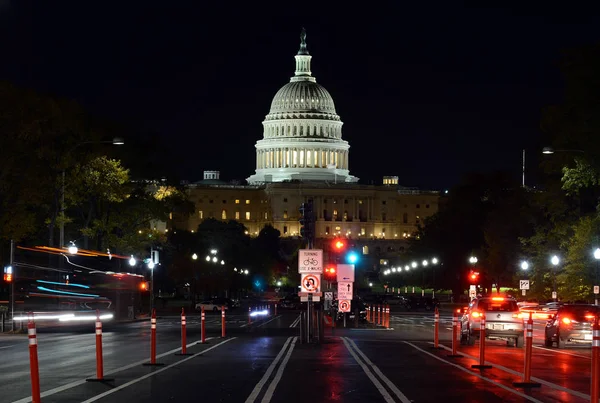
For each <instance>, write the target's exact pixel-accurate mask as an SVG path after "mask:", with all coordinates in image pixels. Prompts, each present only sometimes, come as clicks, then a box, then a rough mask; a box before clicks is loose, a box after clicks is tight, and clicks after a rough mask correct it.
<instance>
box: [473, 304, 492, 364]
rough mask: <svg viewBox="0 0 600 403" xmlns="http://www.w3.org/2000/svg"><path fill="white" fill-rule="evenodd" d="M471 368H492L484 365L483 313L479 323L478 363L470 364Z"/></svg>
mask: <svg viewBox="0 0 600 403" xmlns="http://www.w3.org/2000/svg"><path fill="white" fill-rule="evenodd" d="M471 368H479V369H488V368H492V366H491V365H485V315H482V316H481V322H480V324H479V364H474V365H471Z"/></svg>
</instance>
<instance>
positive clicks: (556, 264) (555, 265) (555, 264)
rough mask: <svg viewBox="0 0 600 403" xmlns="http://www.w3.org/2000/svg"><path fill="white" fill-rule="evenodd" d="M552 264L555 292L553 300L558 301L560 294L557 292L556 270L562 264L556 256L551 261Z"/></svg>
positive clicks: (553, 292)
mask: <svg viewBox="0 0 600 403" xmlns="http://www.w3.org/2000/svg"><path fill="white" fill-rule="evenodd" d="M550 263H552V264H553V265H554V286H553V288H554V290H553V291H552V299H553V300H554V301H556V300H557V299H558V293H557V292H556V268H557V267H558V264H559V263H560V259H559V258H558V256H556V255H554V256H552V259H550Z"/></svg>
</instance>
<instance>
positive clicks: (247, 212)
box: [246, 211, 250, 220]
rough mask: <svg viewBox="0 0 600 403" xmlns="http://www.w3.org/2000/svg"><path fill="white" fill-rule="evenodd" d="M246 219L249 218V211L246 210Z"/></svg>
mask: <svg viewBox="0 0 600 403" xmlns="http://www.w3.org/2000/svg"><path fill="white" fill-rule="evenodd" d="M246 220H250V212H249V211H246Z"/></svg>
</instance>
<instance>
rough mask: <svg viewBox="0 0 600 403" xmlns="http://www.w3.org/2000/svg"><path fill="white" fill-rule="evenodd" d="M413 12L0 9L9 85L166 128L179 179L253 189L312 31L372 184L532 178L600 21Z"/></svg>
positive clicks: (64, 5) (321, 70) (10, 4)
mask: <svg viewBox="0 0 600 403" xmlns="http://www.w3.org/2000/svg"><path fill="white" fill-rule="evenodd" d="M212 3H217V4H222V5H221V6H215V5H209V4H212ZM410 3H420V2H400V1H392V2H373V4H378V6H379V7H378V8H377V9H376V10H375V9H369V8H368V6H367V5H365V4H367V3H364V2H361V4H363V7H362V8H360V9H359V8H357V9H350V8H348V7H347V6H345V4H348V3H346V2H344V3H337V4H335V5H331V6H328V5H326V2H320V3H313V4H311V3H302V2H277V3H264V2H240V3H236V2H207V1H186V2H184V1H175V0H173V1H162V2H158V1H143V2H142V1H134V0H121V1H119V2H111V1H93V0H86V1H78V2H60V1H57V2H48V1H37V2H35V1H32V0H27V1H26V0H22V1H17V0H0V15H1V16H2V20H0V25H1V28H0V33H1V34H2V38H3V39H2V45H1V46H2V47H3V48H4V49H3V52H2V58H1V60H0V79H4V80H10V81H13V82H15V83H17V84H19V85H22V86H27V87H32V88H34V89H36V90H38V91H41V92H47V93H51V94H55V95H59V96H61V97H68V98H74V99H76V100H78V101H79V102H81V103H82V104H83V105H84V106H85V107H87V108H88V109H89V110H90V111H92V112H93V113H95V114H98V115H100V116H105V117H108V118H110V119H113V120H117V121H122V122H127V123H128V124H133V125H134V126H136V127H140V128H143V129H145V130H151V131H155V132H157V133H160V135H161V136H162V137H163V138H164V139H165V141H166V142H167V143H168V144H169V147H170V149H171V150H174V151H173V152H174V153H177V155H178V157H177V158H172V157H165V159H164V160H161V161H157V163H158V164H171V166H172V167H174V169H175V170H176V171H177V172H178V173H179V175H180V176H181V177H182V178H185V179H189V180H198V179H201V176H202V171H203V170H205V169H209V170H213V169H214V170H220V171H221V177H222V178H224V179H226V180H230V179H244V178H246V177H247V176H249V175H250V174H252V173H253V172H254V167H255V154H254V144H255V142H256V141H257V140H258V139H260V138H261V137H262V124H261V122H262V120H263V119H264V116H265V115H266V114H267V113H268V111H269V107H270V103H271V99H272V97H273V95H275V93H276V92H277V90H278V89H279V88H280V87H281V86H283V85H284V84H285V83H287V82H288V81H289V77H290V76H292V75H293V72H294V66H295V65H294V57H293V56H294V55H295V53H296V52H297V49H298V45H299V34H300V29H301V27H303V26H304V27H305V28H306V30H307V34H308V36H307V42H308V48H309V51H310V53H311V55H312V56H313V61H312V71H313V74H314V75H315V76H316V78H317V82H319V83H320V84H322V85H323V86H324V87H325V88H327V89H328V90H329V92H330V93H331V94H332V96H333V98H334V101H335V103H336V109H337V112H338V114H339V115H340V116H341V118H342V121H343V122H344V127H343V138H344V139H345V140H347V141H349V142H350V146H351V148H350V168H351V173H352V174H354V175H356V176H358V177H360V178H361V182H363V183H369V182H370V181H372V180H373V181H375V182H376V183H377V182H379V183H380V181H381V177H382V176H383V175H398V176H399V177H400V183H401V184H404V185H406V186H419V187H428V188H446V187H449V186H451V185H452V184H455V183H456V182H457V181H458V180H459V179H460V177H461V175H462V174H464V173H465V172H468V171H476V170H477V171H490V170H497V169H510V170H512V171H514V175H515V180H520V176H519V175H520V173H519V172H520V160H521V150H522V149H523V148H527V149H528V150H529V152H528V155H530V156H533V155H534V154H535V156H536V158H537V156H538V155H537V154H538V151H539V146H540V144H539V135H540V133H539V129H538V126H539V125H538V122H539V117H540V110H541V108H542V107H543V106H544V105H545V104H549V103H553V102H557V101H559V100H560V98H561V94H562V82H561V77H560V74H559V72H558V69H557V67H556V61H557V59H558V58H559V56H560V50H561V49H563V48H566V47H572V46H576V45H582V44H587V43H592V42H595V41H597V40H598V37H599V32H598V27H599V26H600V24H599V22H600V21H599V18H595V17H590V16H589V13H585V12H582V13H581V15H579V16H577V15H576V14H573V15H574V16H573V18H570V19H566V17H565V16H566V15H567V14H568V13H565V12H564V10H555V11H556V12H555V13H553V14H554V15H550V16H546V17H539V16H537V17H534V16H531V15H533V14H532V12H533V11H535V10H533V9H532V10H522V9H518V8H514V9H509V8H507V9H499V8H496V9H485V8H472V7H471V8H469V7H467V6H461V5H460V4H461V3H460V2H447V3H453V5H451V6H450V5H443V6H439V5H437V6H436V5H435V3H430V2H427V5H425V6H422V7H420V8H419V7H418V6H414V5H411V6H407V4H410ZM256 4H263V5H264V6H260V7H258V6H256ZM440 4H446V2H443V3H440ZM541 10H544V9H541ZM559 13H560V14H559ZM569 15H570V14H569ZM575 21H576V22H575ZM127 147H129V148H130V149H131V150H132V152H135V147H134V145H132V144H131V142H128V144H127ZM167 151H168V149H167V150H166V155H169V153H168V152H167ZM532 164H533V162H532ZM528 165H529V164H528ZM532 168H533V167H532Z"/></svg>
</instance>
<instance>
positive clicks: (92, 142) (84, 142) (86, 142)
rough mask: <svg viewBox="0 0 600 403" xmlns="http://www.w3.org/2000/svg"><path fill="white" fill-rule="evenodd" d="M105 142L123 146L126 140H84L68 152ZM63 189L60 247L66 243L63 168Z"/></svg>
mask: <svg viewBox="0 0 600 403" xmlns="http://www.w3.org/2000/svg"><path fill="white" fill-rule="evenodd" d="M103 143H111V144H112V145H114V146H122V145H123V144H125V140H123V139H122V138H121V137H115V138H113V139H112V140H107V141H83V142H81V143H78V144H76V145H75V146H74V147H72V148H71V149H70V150H69V152H68V153H67V154H71V153H72V152H73V151H75V149H76V148H77V147H79V146H82V145H84V144H103ZM61 187H62V190H61V197H60V214H61V217H60V227H59V229H60V230H59V234H60V235H59V237H60V239H59V242H60V247H61V248H62V247H63V246H64V245H65V217H64V215H65V169H63V170H62V186H61Z"/></svg>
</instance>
